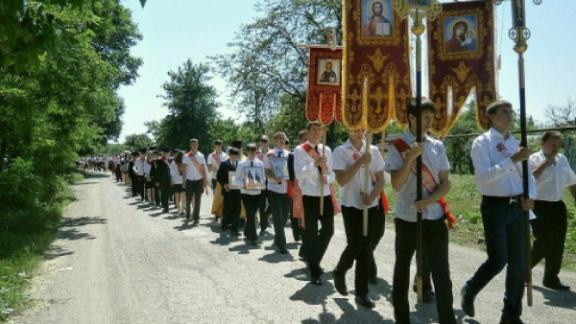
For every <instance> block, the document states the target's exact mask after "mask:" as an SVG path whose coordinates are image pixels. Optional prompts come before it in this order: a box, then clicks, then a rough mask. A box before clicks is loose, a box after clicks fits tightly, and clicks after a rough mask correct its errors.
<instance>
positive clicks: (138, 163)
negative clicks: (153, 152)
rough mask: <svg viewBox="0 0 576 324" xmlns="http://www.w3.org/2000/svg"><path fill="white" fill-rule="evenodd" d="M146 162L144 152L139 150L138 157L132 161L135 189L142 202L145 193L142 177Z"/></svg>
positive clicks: (144, 180)
mask: <svg viewBox="0 0 576 324" xmlns="http://www.w3.org/2000/svg"><path fill="white" fill-rule="evenodd" d="M145 160H146V150H141V151H140V155H139V156H138V157H137V158H136V160H135V161H134V167H133V169H134V173H135V174H136V179H137V181H136V187H137V191H138V193H139V194H140V199H141V201H144V193H145V191H146V189H145V188H146V178H145V177H144V162H145Z"/></svg>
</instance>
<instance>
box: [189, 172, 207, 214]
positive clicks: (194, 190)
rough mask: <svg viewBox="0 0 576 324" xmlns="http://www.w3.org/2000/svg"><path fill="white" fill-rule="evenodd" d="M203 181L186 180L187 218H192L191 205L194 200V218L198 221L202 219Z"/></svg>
mask: <svg viewBox="0 0 576 324" xmlns="http://www.w3.org/2000/svg"><path fill="white" fill-rule="evenodd" d="M202 184H203V181H202V179H200V180H194V181H192V180H186V218H190V204H191V203H192V198H194V212H193V213H192V218H193V219H194V220H195V221H197V220H199V219H200V203H201V202H202V192H203V191H204V186H203V185H202Z"/></svg>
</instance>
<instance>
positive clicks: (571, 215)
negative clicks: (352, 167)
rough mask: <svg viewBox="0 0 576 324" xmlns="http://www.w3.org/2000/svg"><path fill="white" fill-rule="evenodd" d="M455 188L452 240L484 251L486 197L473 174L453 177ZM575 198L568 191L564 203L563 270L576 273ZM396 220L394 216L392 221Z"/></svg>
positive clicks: (388, 191) (452, 193)
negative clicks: (483, 205)
mask: <svg viewBox="0 0 576 324" xmlns="http://www.w3.org/2000/svg"><path fill="white" fill-rule="evenodd" d="M450 182H451V183H452V189H451V190H450V193H449V194H448V196H447V197H446V200H447V201H448V205H449V207H450V210H451V211H452V213H453V214H454V215H456V216H457V217H458V225H456V227H455V228H454V230H453V231H452V232H450V241H451V242H453V243H456V244H459V245H463V246H468V247H473V248H476V249H484V248H485V246H484V229H483V226H482V215H481V214H480V200H481V198H482V195H481V194H480V193H479V192H478V190H476V182H475V180H474V176H473V175H456V174H451V175H450ZM386 194H387V195H388V197H389V199H390V202H391V205H392V206H393V200H394V197H393V193H392V188H391V187H390V186H388V185H387V186H386ZM573 201H574V199H572V197H571V196H570V193H568V192H566V195H565V197H564V202H565V203H566V206H567V207H568V222H569V224H568V235H567V238H566V245H565V251H564V262H563V270H570V271H576V217H575V215H576V208H575V207H574V203H573ZM391 219H392V218H391V217H390V218H389V220H391Z"/></svg>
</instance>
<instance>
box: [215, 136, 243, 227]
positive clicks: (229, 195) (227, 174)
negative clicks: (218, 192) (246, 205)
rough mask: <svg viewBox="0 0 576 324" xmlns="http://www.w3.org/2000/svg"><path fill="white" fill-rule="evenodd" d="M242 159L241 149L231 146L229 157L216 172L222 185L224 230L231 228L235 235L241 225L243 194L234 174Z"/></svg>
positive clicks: (222, 225)
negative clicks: (235, 181)
mask: <svg viewBox="0 0 576 324" xmlns="http://www.w3.org/2000/svg"><path fill="white" fill-rule="evenodd" d="M239 160H240V149H238V148H237V147H234V146H230V148H229V149H228V159H227V160H226V161H224V162H222V164H220V168H219V169H218V172H217V174H216V179H217V180H218V183H220V186H221V187H222V196H223V199H224V202H223V205H224V207H223V212H222V214H223V215H222V224H221V227H222V230H223V231H224V230H226V229H228V228H229V229H230V233H231V234H232V235H233V236H238V235H239V234H238V228H239V226H240V213H241V211H242V196H241V193H240V189H239V187H237V186H236V183H234V182H231V181H234V178H233V175H234V174H235V173H236V167H237V166H238V163H239Z"/></svg>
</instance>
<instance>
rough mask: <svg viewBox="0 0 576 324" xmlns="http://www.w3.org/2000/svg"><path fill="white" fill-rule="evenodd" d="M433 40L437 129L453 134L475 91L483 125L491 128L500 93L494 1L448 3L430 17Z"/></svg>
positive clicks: (432, 76)
mask: <svg viewBox="0 0 576 324" xmlns="http://www.w3.org/2000/svg"><path fill="white" fill-rule="evenodd" d="M428 40H429V46H428V49H429V50H428V51H429V52H428V55H429V64H428V66H429V81H430V82H429V96H430V98H431V99H432V100H433V101H434V103H436V106H437V107H438V108H439V109H438V112H437V113H436V121H435V123H434V132H435V133H437V134H438V135H440V136H444V135H446V134H448V132H449V131H450V129H451V128H452V125H453V124H454V123H455V122H456V120H457V118H458V114H459V112H460V110H461V109H462V107H463V106H464V103H465V102H466V99H467V98H468V96H469V95H470V94H471V92H472V91H474V94H475V102H476V108H477V116H478V124H479V125H480V127H482V128H484V129H485V128H487V127H488V122H487V119H486V107H487V106H488V104H490V102H492V101H494V100H495V99H496V97H497V94H496V70H495V69H496V67H495V65H496V64H495V56H494V6H493V4H492V2H491V1H470V2H456V3H445V4H442V13H441V14H440V15H439V16H438V18H436V20H434V21H432V22H428Z"/></svg>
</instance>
